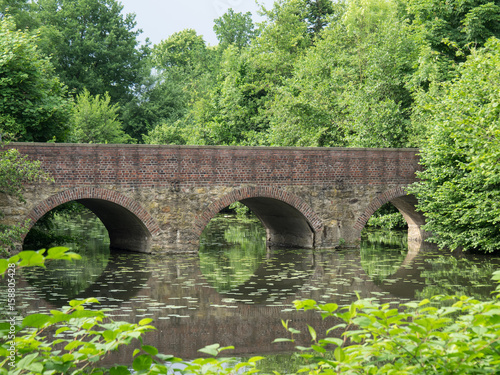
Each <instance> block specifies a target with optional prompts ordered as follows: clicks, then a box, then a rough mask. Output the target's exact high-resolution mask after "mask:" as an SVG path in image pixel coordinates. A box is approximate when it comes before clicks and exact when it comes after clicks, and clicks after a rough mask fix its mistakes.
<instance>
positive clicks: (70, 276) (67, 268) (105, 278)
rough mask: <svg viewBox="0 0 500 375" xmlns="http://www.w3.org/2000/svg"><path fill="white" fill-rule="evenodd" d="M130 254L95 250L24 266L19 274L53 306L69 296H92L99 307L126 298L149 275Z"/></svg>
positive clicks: (66, 301)
mask: <svg viewBox="0 0 500 375" xmlns="http://www.w3.org/2000/svg"><path fill="white" fill-rule="evenodd" d="M131 255H132V254H129V253H117V252H113V253H111V254H110V255H109V256H107V257H105V256H104V254H95V257H90V256H89V257H87V259H82V260H79V261H75V262H73V263H70V262H61V263H59V262H55V261H54V262H49V263H48V264H47V268H46V269H43V268H38V267H37V268H27V269H26V272H24V273H23V276H24V278H25V279H26V280H27V281H28V283H29V284H30V285H32V286H34V287H35V288H36V293H37V294H38V295H39V296H40V297H42V298H44V299H45V300H47V301H50V302H51V303H52V304H54V305H56V306H63V305H66V304H68V302H69V301H70V300H72V299H81V298H90V297H95V298H97V299H98V300H99V302H100V303H101V305H100V308H102V307H105V306H106V304H107V303H109V302H110V301H126V300H128V299H130V298H131V297H133V296H134V295H135V294H137V292H138V290H139V288H138V286H140V285H141V284H144V283H145V282H144V281H143V280H148V279H149V277H150V274H151V272H147V271H144V264H143V263H144V262H141V260H140V259H137V258H136V257H131ZM23 271H24V270H23ZM139 280H141V281H142V282H139ZM112 304H113V302H112Z"/></svg>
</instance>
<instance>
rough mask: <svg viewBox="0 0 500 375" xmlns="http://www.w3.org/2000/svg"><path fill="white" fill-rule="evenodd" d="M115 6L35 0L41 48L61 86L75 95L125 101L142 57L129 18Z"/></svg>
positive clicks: (101, 0) (108, 1) (103, 0)
mask: <svg viewBox="0 0 500 375" xmlns="http://www.w3.org/2000/svg"><path fill="white" fill-rule="evenodd" d="M122 10H123V5H121V3H119V2H117V1H115V0H79V1H73V0H38V1H37V2H36V9H35V12H36V14H37V18H38V21H39V23H40V29H39V32H40V34H41V40H40V47H41V48H42V50H44V51H45V52H46V53H47V54H50V55H51V56H52V62H53V64H54V66H55V68H56V72H57V73H58V74H59V76H60V77H61V80H62V81H63V82H64V83H65V84H66V85H68V87H69V89H70V90H74V91H76V93H81V92H83V90H84V88H86V89H87V90H88V91H89V92H90V94H92V95H103V94H104V93H105V92H108V93H109V95H110V97H111V101H112V102H113V103H117V102H122V101H126V100H128V99H129V98H130V94H131V89H132V85H133V84H134V83H135V82H136V75H137V72H138V71H139V64H140V61H141V58H142V52H141V51H139V50H138V49H137V47H138V41H137V36H138V35H139V33H140V30H138V31H134V28H135V26H136V23H135V20H134V17H135V16H134V15H133V14H127V15H126V16H125V17H124V16H122V14H121V12H122Z"/></svg>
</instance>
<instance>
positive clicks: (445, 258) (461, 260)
mask: <svg viewBox="0 0 500 375" xmlns="http://www.w3.org/2000/svg"><path fill="white" fill-rule="evenodd" d="M426 263H427V265H426V267H425V268H426V269H425V270H423V271H422V272H421V275H422V277H423V278H425V283H426V286H425V287H424V288H423V290H422V291H419V292H417V294H416V296H415V297H416V298H422V299H423V298H429V297H431V296H433V295H438V294H450V295H453V294H457V295H465V296H471V297H474V298H477V299H483V300H485V299H488V298H491V291H492V290H493V289H494V283H493V282H492V281H491V277H492V275H493V272H494V271H496V270H498V268H499V266H500V259H499V258H498V257H492V256H488V255H482V256H481V255H471V254H461V256H460V257H456V256H453V255H452V254H449V255H448V254H447V255H438V253H435V254H434V256H433V257H428V258H427V259H426Z"/></svg>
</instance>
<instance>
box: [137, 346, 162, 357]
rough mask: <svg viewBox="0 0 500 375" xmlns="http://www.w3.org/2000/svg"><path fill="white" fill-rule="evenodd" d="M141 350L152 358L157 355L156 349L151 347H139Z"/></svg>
mask: <svg viewBox="0 0 500 375" xmlns="http://www.w3.org/2000/svg"><path fill="white" fill-rule="evenodd" d="M141 349H142V350H144V351H145V352H146V353H148V354H151V355H152V356H155V355H157V354H158V349H156V348H155V347H154V346H151V345H143V346H141Z"/></svg>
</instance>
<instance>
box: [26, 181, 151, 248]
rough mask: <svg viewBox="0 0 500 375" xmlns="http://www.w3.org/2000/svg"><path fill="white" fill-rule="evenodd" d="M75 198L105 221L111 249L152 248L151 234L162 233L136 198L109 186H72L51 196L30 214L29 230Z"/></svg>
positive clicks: (75, 200)
mask: <svg viewBox="0 0 500 375" xmlns="http://www.w3.org/2000/svg"><path fill="white" fill-rule="evenodd" d="M72 201H74V202H78V203H80V204H82V205H83V206H85V207H86V208H88V209H89V210H90V211H92V212H93V213H94V214H95V215H96V216H97V217H98V218H99V219H100V221H101V222H102V223H103V224H104V226H105V228H106V230H107V231H108V235H109V240H110V249H113V250H126V251H135V252H150V251H151V250H150V249H151V243H152V239H153V238H152V236H153V235H156V234H158V233H159V232H160V229H159V226H158V224H157V223H156V221H155V220H154V219H153V218H152V217H151V215H150V214H149V213H148V212H147V211H145V210H144V209H143V208H142V207H141V205H140V204H138V203H137V202H135V201H134V200H132V199H130V198H128V197H127V196H124V195H122V194H120V193H118V192H116V191H110V190H106V189H100V188H81V189H72V190H67V191H63V192H60V193H58V194H56V195H53V196H51V197H49V198H48V199H46V200H44V201H42V202H40V203H39V204H38V205H37V206H35V207H34V208H33V209H32V210H31V212H30V213H29V215H28V217H27V218H28V219H30V228H29V229H31V227H33V225H34V224H35V223H36V222H37V221H38V220H39V219H40V218H42V217H43V216H44V215H45V214H46V213H47V212H49V211H51V210H52V209H54V208H55V207H58V206H60V205H62V204H64V203H67V202H72Z"/></svg>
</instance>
